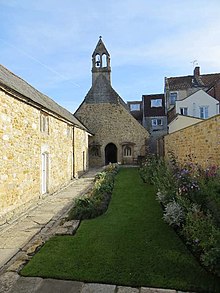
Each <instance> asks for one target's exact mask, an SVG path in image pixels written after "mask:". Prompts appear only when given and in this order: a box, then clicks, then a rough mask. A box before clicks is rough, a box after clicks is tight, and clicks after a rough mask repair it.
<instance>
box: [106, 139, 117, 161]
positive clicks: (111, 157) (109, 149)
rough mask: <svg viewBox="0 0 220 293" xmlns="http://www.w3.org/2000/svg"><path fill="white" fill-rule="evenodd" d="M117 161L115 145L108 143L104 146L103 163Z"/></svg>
mask: <svg viewBox="0 0 220 293" xmlns="http://www.w3.org/2000/svg"><path fill="white" fill-rule="evenodd" d="M109 163H117V147H116V145H115V144H114V143H109V144H107V146H106V147H105V164H106V165H107V164H109Z"/></svg>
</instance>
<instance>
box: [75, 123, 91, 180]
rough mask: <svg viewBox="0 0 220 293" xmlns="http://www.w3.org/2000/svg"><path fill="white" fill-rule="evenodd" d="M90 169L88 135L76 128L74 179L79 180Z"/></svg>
mask: <svg viewBox="0 0 220 293" xmlns="http://www.w3.org/2000/svg"><path fill="white" fill-rule="evenodd" d="M88 168H89V164H88V133H87V132H86V131H84V130H82V129H80V128H77V127H75V128H74V177H76V178H78V177H79V176H80V175H82V174H83V173H84V172H85V171H87V170H88Z"/></svg>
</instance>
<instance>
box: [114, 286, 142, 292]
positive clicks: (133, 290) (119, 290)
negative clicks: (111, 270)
mask: <svg viewBox="0 0 220 293" xmlns="http://www.w3.org/2000/svg"><path fill="white" fill-rule="evenodd" d="M139 292H140V291H139V289H138V288H132V287H124V286H118V291H117V293H139Z"/></svg>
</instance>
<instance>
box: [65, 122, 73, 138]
mask: <svg viewBox="0 0 220 293" xmlns="http://www.w3.org/2000/svg"><path fill="white" fill-rule="evenodd" d="M66 135H67V137H70V138H72V127H71V126H70V125H68V124H67V129H66Z"/></svg>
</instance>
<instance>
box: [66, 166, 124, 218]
mask: <svg viewBox="0 0 220 293" xmlns="http://www.w3.org/2000/svg"><path fill="white" fill-rule="evenodd" d="M118 169H119V168H118V165H117V164H109V165H108V166H107V167H106V168H105V169H104V171H102V172H100V173H98V174H97V175H96V176H95V183H94V186H93V188H92V189H91V190H90V191H89V192H88V193H87V194H85V195H83V196H82V197H80V198H77V199H76V200H75V202H74V206H73V208H72V209H71V210H70V212H69V215H68V220H72V219H74V220H83V219H91V218H95V217H97V216H100V215H101V214H103V213H104V212H105V211H106V210H107V208H108V205H109V201H110V199H111V194H112V190H113V187H114V178H115V175H116V174H117V172H118Z"/></svg>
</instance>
